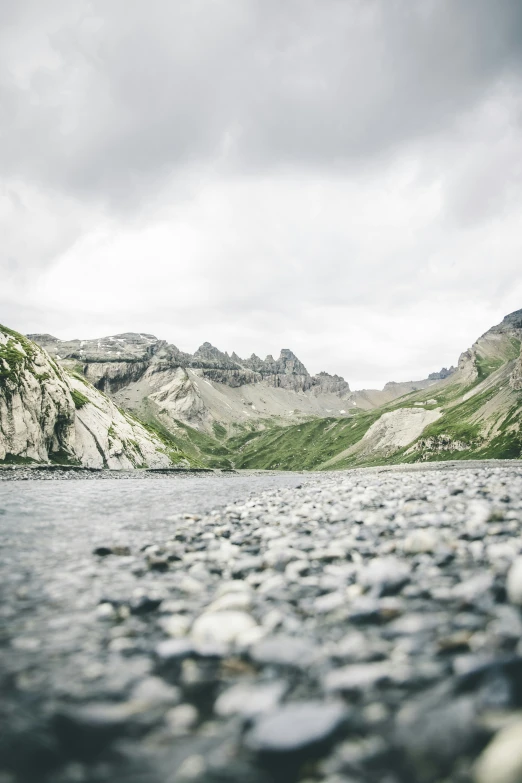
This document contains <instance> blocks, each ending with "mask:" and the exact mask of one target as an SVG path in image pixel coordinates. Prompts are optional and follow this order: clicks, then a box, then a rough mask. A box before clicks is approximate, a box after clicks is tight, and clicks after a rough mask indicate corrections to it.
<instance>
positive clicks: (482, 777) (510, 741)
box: [473, 721, 522, 783]
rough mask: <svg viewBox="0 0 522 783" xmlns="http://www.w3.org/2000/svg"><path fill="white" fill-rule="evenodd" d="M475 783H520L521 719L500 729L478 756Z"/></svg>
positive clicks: (521, 768) (521, 777) (521, 760)
mask: <svg viewBox="0 0 522 783" xmlns="http://www.w3.org/2000/svg"><path fill="white" fill-rule="evenodd" d="M473 774H474V780H475V783H522V721H517V722H516V723H513V724H512V725H508V726H506V727H505V728H503V729H501V730H500V731H499V732H498V734H496V735H495V736H494V738H493V739H492V740H491V742H490V743H489V745H488V746H487V748H486V749H485V750H484V751H483V753H482V754H481V755H480V756H479V758H478V760H477V762H476V764H475V768H474V771H473Z"/></svg>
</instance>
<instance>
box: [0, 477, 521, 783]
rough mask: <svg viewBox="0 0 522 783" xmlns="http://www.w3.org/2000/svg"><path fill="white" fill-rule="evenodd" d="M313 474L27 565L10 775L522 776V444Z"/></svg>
mask: <svg viewBox="0 0 522 783" xmlns="http://www.w3.org/2000/svg"><path fill="white" fill-rule="evenodd" d="M176 480H178V479H177V478H172V481H176ZM223 480H224V479H223ZM228 480H231V481H232V480H233V478H230V479H228ZM202 481H203V479H202ZM299 481H300V482H301V483H300V484H299V485H298V486H297V487H296V486H295V485H294V486H288V487H285V486H283V487H279V488H276V489H271V490H269V491H266V492H264V493H262V494H260V495H259V496H258V497H255V498H251V499H249V500H246V501H241V502H237V503H234V504H231V505H229V506H228V507H226V508H222V509H218V510H216V511H215V512H214V513H211V514H207V515H203V516H199V515H198V514H197V513H191V508H187V513H186V514H177V515H175V516H173V517H171V518H170V520H168V523H166V524H165V525H163V526H161V528H155V527H154V526H152V525H151V526H150V529H149V530H148V531H147V535H148V540H147V541H146V542H145V543H143V541H144V539H143V537H141V538H139V537H138V538H137V537H136V534H135V531H134V527H133V526H132V525H131V526H129V529H128V531H127V537H125V532H123V533H122V534H121V535H119V536H118V537H117V539H116V540H115V538H114V536H113V535H111V521H110V518H108V519H107V526H106V535H105V538H103V537H102V536H101V534H100V532H99V531H98V532H97V534H96V536H95V537H94V536H93V540H92V542H91V544H90V548H89V551H85V552H84V553H83V554H82V555H81V556H79V555H78V554H77V552H76V550H75V549H74V547H72V548H70V549H68V548H67V547H65V548H63V547H62V549H60V558H61V559H60V562H62V563H63V574H60V573H59V569H58V573H57V569H56V568H53V569H52V572H51V569H49V573H47V572H46V562H48V563H51V562H53V563H54V562H56V558H54V559H53V556H52V552H51V550H49V551H50V554H49V556H46V557H45V558H43V559H39V560H38V561H35V562H33V561H31V559H30V558H28V559H27V561H26V565H25V566H24V565H23V563H22V565H20V566H17V568H18V570H16V571H15V572H14V573H11V574H10V578H9V579H8V580H7V583H8V585H9V588H10V589H9V593H8V595H7V596H6V598H5V599H4V602H3V604H2V615H3V620H4V621H5V631H4V638H3V644H4V651H3V652H4V654H3V659H4V664H3V667H4V668H3V676H2V693H3V696H4V698H3V702H2V706H1V707H0V719H1V720H2V722H3V724H4V726H5V727H6V730H4V732H3V734H2V737H1V739H0V756H1V761H0V769H2V771H3V772H2V773H0V781H1V783H15V782H16V783H19V782H22V781H23V783H26V782H30V783H32V782H33V781H35V782H36V781H38V783H40V781H41V782H42V783H51V781H52V783H87V782H88V783H109V781H111V783H119V782H120V781H121V783H123V781H126V783H138V782H139V783H149V781H150V782H151V783H170V781H172V782H174V781H181V782H182V781H198V782H200V783H202V782H203V781H205V782H207V781H208V783H271V782H272V781H276V782H277V781H280V782H281V783H283V781H284V783H292V782H296V781H301V782H302V783H304V782H305V781H306V783H315V782H317V781H324V782H325V783H372V782H374V781H379V782H382V783H416V782H417V781H418V782H419V783H430V782H433V783H443V782H444V783H449V782H450V781H451V782H452V783H453V781H455V782H458V783H466V782H469V781H474V783H520V782H521V781H522V611H521V608H522V557H521V556H522V538H521V532H522V464H513V463H510V464H506V465H501V464H497V465H492V464H488V465H479V464H473V465H466V466H464V467H458V466H457V467H455V466H442V467H440V468H439V469H436V470H431V469H428V468H421V469H416V470H389V469H370V470H357V471H352V472H349V473H337V474H326V475H320V476H319V475H311V476H308V477H305V476H303V477H301V478H299ZM89 483H91V482H89ZM146 483H147V484H148V486H153V484H151V483H149V482H146ZM118 485H119V486H120V487H124V486H127V484H126V483H124V484H121V483H120V482H118ZM7 486H8V485H4V487H7ZM10 486H12V485H10ZM20 486H22V485H20ZM23 486H27V483H26V484H24V485H23ZM107 486H108V485H107ZM154 486H156V485H154ZM157 486H159V484H158V485H157ZM209 486H210V485H209ZM64 513H65V512H64ZM2 519H3V520H4V522H5V519H6V517H5V516H4V517H3V518H2V517H0V520H2ZM34 530H35V531H36V532H34V533H33V535H34V541H33V542H32V546H33V547H34V549H35V551H37V550H38V547H39V541H40V540H43V539H44V538H45V537H46V535H49V531H48V530H47V528H46V527H45V525H43V524H42V525H41V526H40V529H37V528H35V529H34ZM29 563H31V564H29ZM35 563H37V564H36V565H35ZM4 565H5V562H4ZM35 575H36V576H37V577H38V578H37V579H36V576H35ZM33 590H38V596H36V595H34V594H33V592H32V591H33ZM42 596H43V597H44V600H42ZM63 607H67V611H66V610H65V609H64V608H63Z"/></svg>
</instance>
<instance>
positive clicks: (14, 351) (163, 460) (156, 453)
mask: <svg viewBox="0 0 522 783" xmlns="http://www.w3.org/2000/svg"><path fill="white" fill-rule="evenodd" d="M49 339H50V340H53V339H54V338H49ZM183 457H184V455H182V454H175V453H174V451H173V449H172V448H170V449H169V448H167V446H166V445H165V444H164V443H163V442H162V441H161V440H160V439H159V438H158V437H157V436H156V435H155V434H153V433H151V432H149V431H148V430H147V429H145V427H143V426H142V425H141V424H140V423H139V422H137V421H136V420H134V419H133V418H132V417H131V416H130V415H129V414H126V413H124V412H122V411H121V410H120V409H118V408H117V406H116V405H115V404H114V403H113V402H112V401H111V400H110V399H109V398H108V397H106V396H105V395H104V394H102V393H101V392H99V391H98V390H97V389H95V388H94V387H93V386H91V385H90V384H89V383H88V382H87V381H86V380H85V379H84V378H83V377H81V376H74V375H71V374H69V373H68V372H66V371H65V370H64V369H63V368H62V367H61V366H60V365H59V364H58V363H57V362H56V361H55V359H53V358H51V357H50V356H49V355H48V353H47V352H46V351H45V350H44V349H43V348H42V347H41V346H39V345H37V344H36V343H34V342H32V341H31V340H29V339H27V338H25V337H23V336H22V335H20V334H18V333H17V332H13V331H12V330H10V329H7V328H6V327H1V326H0V461H6V462H23V461H34V462H59V463H70V464H81V465H85V466H89V467H100V468H101V467H108V468H135V467H166V466H169V465H171V464H172V463H173V462H179V463H181V464H182V463H183Z"/></svg>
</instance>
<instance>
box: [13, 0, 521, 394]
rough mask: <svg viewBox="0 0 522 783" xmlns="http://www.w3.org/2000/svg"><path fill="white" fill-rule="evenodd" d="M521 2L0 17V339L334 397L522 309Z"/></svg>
mask: <svg viewBox="0 0 522 783" xmlns="http://www.w3.org/2000/svg"><path fill="white" fill-rule="evenodd" d="M521 88H522V2H521V0H415V2H413V1H412V0H147V2H143V1H141V0H45V2H43V1H42V0H0V181H1V189H0V223H1V225H0V275H1V277H0V321H1V322H3V323H5V324H6V325H8V326H11V327H12V328H15V329H17V330H19V331H23V332H50V333H52V334H54V335H56V336H57V337H61V338H73V337H81V338H92V337H101V336H104V335H108V334H115V333H118V332H124V331H142V332H149V333H153V334H156V335H157V336H158V337H161V338H164V339H167V340H169V341H170V342H173V343H175V344H176V345H177V346H178V347H179V348H181V349H182V350H184V351H190V352H193V351H194V350H195V349H196V348H197V347H198V345H199V344H201V343H202V342H203V341H205V340H209V341H210V342H212V343H213V344H214V345H217V346H218V347H219V348H221V349H222V350H227V351H229V352H231V351H234V350H235V351H236V352H237V353H239V355H243V356H247V355H250V354H251V353H252V352H255V353H257V354H259V355H261V356H265V355H266V354H267V353H272V354H277V353H278V352H279V349H280V348H282V347H287V348H291V349H292V350H294V352H295V353H296V354H297V355H298V356H299V358H300V359H301V360H302V361H303V362H304V363H305V364H306V365H307V367H308V369H309V370H310V371H311V372H318V371H319V370H326V371H328V372H332V373H339V374H341V375H344V376H345V377H346V379H347V380H348V381H349V382H350V384H351V385H352V388H361V387H365V386H372V387H376V386H380V385H382V384H383V383H385V382H386V381H388V380H407V379H411V378H421V377H425V376H426V374H427V373H428V372H431V371H433V370H438V369H440V367H441V366H442V365H448V364H451V363H455V362H456V361H457V359H458V355H459V353H460V352H461V351H462V350H464V349H465V348H467V347H468V346H469V345H470V344H471V343H472V342H473V341H474V340H475V339H476V338H477V337H478V336H479V335H480V334H481V333H482V332H484V331H485V330H486V329H487V328H489V326H491V325H492V324H494V323H496V322H498V321H499V320H501V318H502V317H503V316H504V315H505V314H506V313H508V312H510V311H512V310H516V309H519V308H522V89H521Z"/></svg>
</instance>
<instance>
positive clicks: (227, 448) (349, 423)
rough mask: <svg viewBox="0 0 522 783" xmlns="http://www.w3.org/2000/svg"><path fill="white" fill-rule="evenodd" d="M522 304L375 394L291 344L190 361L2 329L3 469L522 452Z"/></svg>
mask: <svg viewBox="0 0 522 783" xmlns="http://www.w3.org/2000/svg"><path fill="white" fill-rule="evenodd" d="M521 341H522V310H518V311H516V312H515V313H511V314H510V315H508V316H506V317H505V318H504V320H503V321H502V323H500V324H498V325H497V326H494V327H492V328H491V329H489V330H488V331H487V332H486V333H485V334H483V335H482V336H481V337H480V338H479V339H478V340H477V341H476V342H475V343H474V344H473V345H472V346H471V348H469V349H468V350H467V351H464V353H463V354H461V356H460V358H459V362H458V366H457V368H454V367H450V368H449V369H446V368H443V369H442V370H441V371H440V372H438V373H432V374H431V375H430V376H429V377H428V378H427V379H424V380H421V381H406V382H403V383H398V382H390V383H388V384H386V386H385V387H384V388H383V389H382V390H362V391H351V390H350V387H349V384H348V383H347V382H346V381H345V380H344V379H343V378H342V377H340V376H337V375H329V374H328V373H326V372H321V373H318V374H317V375H310V374H309V373H308V371H307V369H306V367H305V366H304V365H303V363H302V362H301V361H300V360H299V359H298V358H297V357H296V356H295V354H293V353H292V351H290V350H288V349H283V350H282V351H281V353H280V355H279V357H278V358H277V359H274V358H273V357H272V356H267V357H266V358H265V359H261V358H259V357H258V356H256V355H255V354H252V356H250V358H249V359H241V358H240V357H239V356H237V354H235V353H232V354H231V355H229V354H228V353H223V352H222V351H220V350H219V349H217V348H215V347H214V346H213V345H211V344H210V343H203V345H202V346H200V348H198V350H197V351H196V352H195V353H194V354H188V353H184V352H182V351H180V350H179V349H178V348H177V347H176V346H174V345H170V344H169V343H167V342H166V341H164V340H158V339H157V338H156V337H154V336H153V335H150V334H141V333H140V334H135V333H125V334H120V335H114V336H112V337H107V338H104V339H100V340H72V341H62V340H58V339H57V338H55V337H52V336H51V335H41V334H35V335H29V336H28V337H23V336H22V335H19V334H17V333H16V332H13V331H11V330H9V329H7V328H5V327H0V462H1V461H4V462H5V461H7V462H17V461H22V462H23V461H26V460H29V461H31V460H32V461H37V462H46V461H51V462H69V463H72V464H84V465H92V466H99V467H102V466H107V467H115V468H122V467H144V466H152V467H154V466H156V467H164V466H167V465H177V466H180V467H183V466H190V465H192V466H207V467H224V468H230V467H237V468H243V467H248V468H281V469H283V468H284V469H334V468H340V467H348V466H352V465H370V464H382V463H389V462H391V463H394V462H415V461H423V460H438V459H449V458H451V459H454V458H465V457H466V458H467V457H477V458H480V457H499V458H503V457H512V458H516V459H519V458H521V457H522V434H521V423H522V422H521V417H522V357H521V348H520V346H521Z"/></svg>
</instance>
